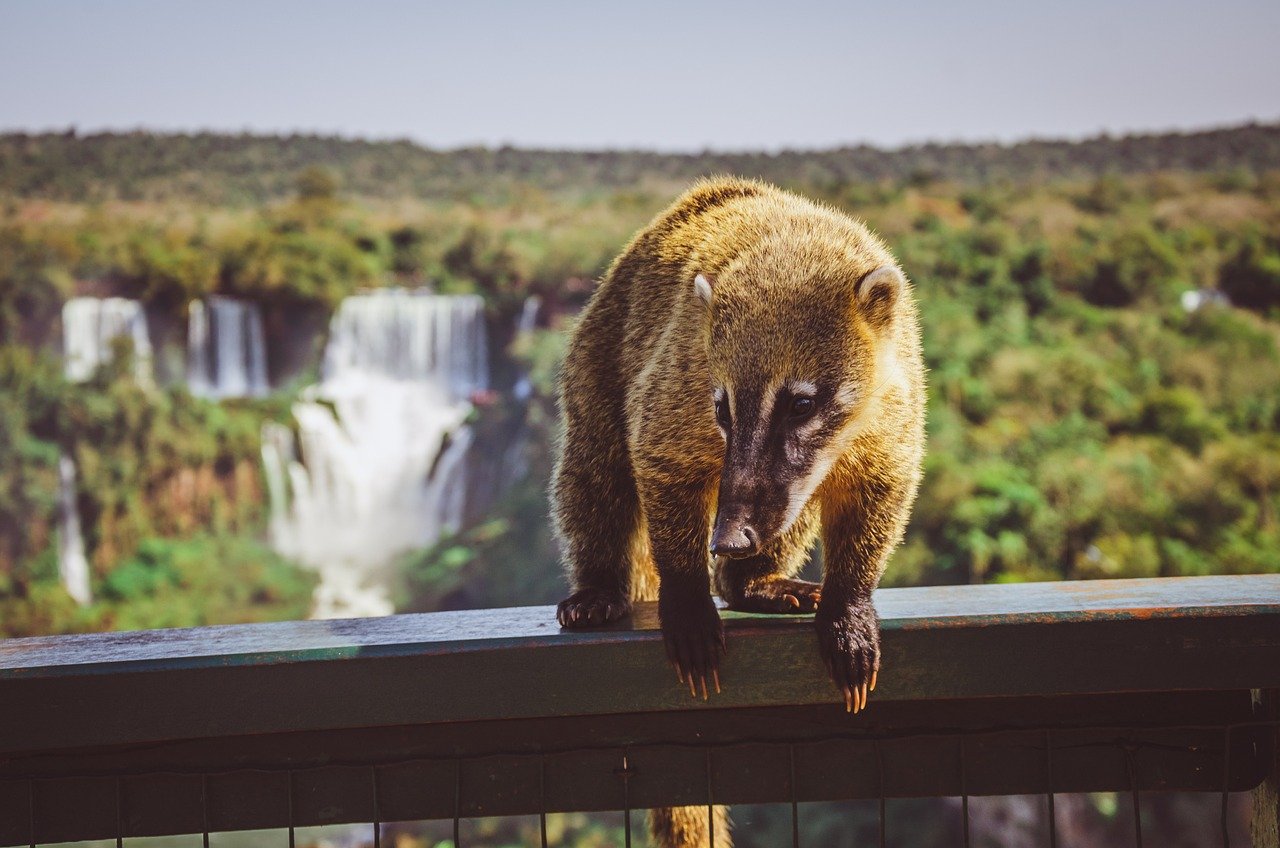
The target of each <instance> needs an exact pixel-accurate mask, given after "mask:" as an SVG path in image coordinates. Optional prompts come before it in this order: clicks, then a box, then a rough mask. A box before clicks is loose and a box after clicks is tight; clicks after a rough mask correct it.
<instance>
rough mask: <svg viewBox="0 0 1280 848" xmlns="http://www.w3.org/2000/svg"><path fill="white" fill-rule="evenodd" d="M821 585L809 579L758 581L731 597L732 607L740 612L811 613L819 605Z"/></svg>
mask: <svg viewBox="0 0 1280 848" xmlns="http://www.w3.org/2000/svg"><path fill="white" fill-rule="evenodd" d="M821 600H822V586H821V584H818V583H810V582H809V581H807V580H788V579H787V578H785V577H775V578H772V579H768V580H757V581H754V582H753V583H751V584H750V585H748V586H747V587H746V588H744V589H742V591H740V592H739V593H738V594H737V597H735V598H732V599H730V600H729V609H733V610H739V611H741V612H775V613H797V614H799V613H808V612H813V611H814V610H816V609H817V608H818V602H819V601H821Z"/></svg>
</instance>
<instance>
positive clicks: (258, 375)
mask: <svg viewBox="0 0 1280 848" xmlns="http://www.w3.org/2000/svg"><path fill="white" fill-rule="evenodd" d="M187 386H188V387H189V388H190V389H191V393H192V394H193V395H197V396H199V397H207V398H215V399H216V398H228V397H262V396H263V395H265V394H267V392H268V391H269V389H270V387H269V386H268V384H267V346H266V342H265V339H264V336H263V332H262V310H261V309H260V308H259V307H258V304H256V303H252V302H249V301H243V300H236V299H234V298H229V297H211V298H209V300H208V302H207V303H206V302H205V301H200V300H193V301H191V304H190V306H189V308H188V318H187Z"/></svg>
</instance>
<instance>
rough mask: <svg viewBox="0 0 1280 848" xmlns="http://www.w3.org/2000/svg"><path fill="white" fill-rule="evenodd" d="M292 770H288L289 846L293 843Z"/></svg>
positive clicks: (291, 847)
mask: <svg viewBox="0 0 1280 848" xmlns="http://www.w3.org/2000/svg"><path fill="white" fill-rule="evenodd" d="M293 839H294V836H293V772H292V771H290V772H289V848H294V845H293Z"/></svg>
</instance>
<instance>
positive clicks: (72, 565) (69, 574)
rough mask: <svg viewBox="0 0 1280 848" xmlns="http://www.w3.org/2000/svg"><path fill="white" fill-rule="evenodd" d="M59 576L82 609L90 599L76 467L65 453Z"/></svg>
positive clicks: (61, 463) (60, 467) (60, 482)
mask: <svg viewBox="0 0 1280 848" xmlns="http://www.w3.org/2000/svg"><path fill="white" fill-rule="evenodd" d="M58 575H59V576H60V577H61V578H62V585H63V587H65V588H66V590H67V594H68V595H70V596H71V597H72V598H74V599H75V600H76V603H78V604H80V605H81V606H85V605H87V604H89V603H90V602H91V601H92V600H93V596H92V594H91V592H90V590H89V561H88V560H87V559H86V558H85V555H84V536H83V535H82V534H81V532H80V511H79V510H78V509H77V508H76V464H75V462H74V461H72V459H71V457H69V456H67V455H66V454H62V455H61V456H59V457H58Z"/></svg>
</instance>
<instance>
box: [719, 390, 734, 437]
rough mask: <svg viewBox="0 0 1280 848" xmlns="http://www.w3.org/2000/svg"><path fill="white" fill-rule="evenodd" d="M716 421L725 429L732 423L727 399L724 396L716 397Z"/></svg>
mask: <svg viewBox="0 0 1280 848" xmlns="http://www.w3.org/2000/svg"><path fill="white" fill-rule="evenodd" d="M716 423H717V424H719V425H720V426H721V427H723V428H724V429H726V430H728V429H729V425H730V424H732V423H733V422H732V421H731V420H730V418H729V399H728V398H726V397H724V396H721V397H718V398H716Z"/></svg>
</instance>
